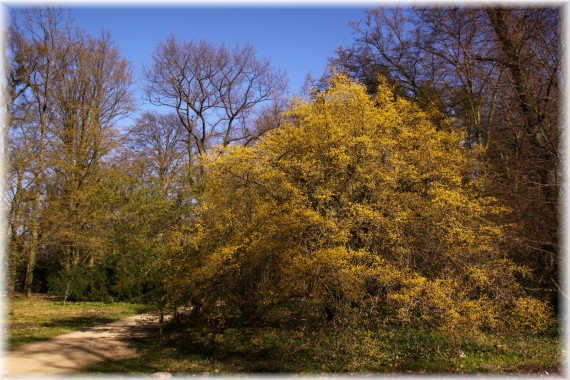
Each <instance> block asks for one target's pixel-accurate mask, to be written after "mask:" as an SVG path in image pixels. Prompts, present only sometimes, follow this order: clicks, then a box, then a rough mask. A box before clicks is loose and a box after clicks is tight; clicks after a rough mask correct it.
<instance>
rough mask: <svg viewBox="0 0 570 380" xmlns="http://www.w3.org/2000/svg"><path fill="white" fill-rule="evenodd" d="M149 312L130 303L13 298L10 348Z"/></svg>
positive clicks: (10, 304)
mask: <svg viewBox="0 0 570 380" xmlns="http://www.w3.org/2000/svg"><path fill="white" fill-rule="evenodd" d="M145 311H148V307H146V306H145V305H141V304H130V303H103V302H67V303H66V304H65V306H64V305H63V302H61V301H57V300H55V299H51V298H47V297H38V296H34V297H32V298H12V299H11V300H10V301H9V303H8V313H7V316H6V317H7V318H6V319H7V320H6V322H7V334H6V336H7V338H8V341H7V343H8V344H7V345H8V349H10V348H14V347H17V346H20V345H22V344H26V343H32V342H37V341H42V340H46V339H50V338H53V337H55V336H57V335H61V334H65V333H68V332H72V331H77V330H81V329H83V328H86V327H92V326H97V325H102V324H105V323H109V322H113V321H115V320H118V319H121V318H125V317H128V316H130V315H135V314H139V313H142V312H145Z"/></svg>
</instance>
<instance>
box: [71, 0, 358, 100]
mask: <svg viewBox="0 0 570 380" xmlns="http://www.w3.org/2000/svg"><path fill="white" fill-rule="evenodd" d="M71 9H72V14H73V15H74V17H75V24H76V25H78V26H80V27H82V28H83V29H85V30H86V31H87V32H88V33H89V34H92V35H99V34H100V33H101V30H102V29H105V30H108V31H110V33H111V36H112V38H113V40H114V42H115V44H116V46H118V47H119V49H120V50H121V52H122V54H123V56H125V57H126V58H127V59H129V60H130V61H131V62H132V63H133V67H134V73H135V75H134V77H135V90H137V88H136V87H137V86H142V83H143V77H142V67H143V64H146V65H150V64H151V62H152V61H151V54H152V52H153V50H154V48H155V46H156V45H157V43H158V42H159V41H163V40H164V39H166V38H167V37H168V36H169V35H170V34H174V35H175V36H176V37H178V38H181V39H200V38H205V39H207V40H210V41H213V42H215V43H221V42H225V43H226V44H228V45H234V44H236V43H238V44H240V45H244V44H246V43H251V44H252V45H253V46H254V47H255V50H256V52H257V56H258V58H269V59H270V61H271V63H272V66H273V67H274V68H275V69H279V70H283V71H285V72H286V73H287V75H288V78H289V87H290V95H296V94H298V92H299V90H300V88H301V86H302V84H303V82H304V80H305V77H306V75H307V74H308V73H309V72H310V73H312V75H313V76H314V77H319V76H320V75H321V73H322V71H323V69H324V68H325V66H326V63H327V58H329V57H331V56H333V54H334V50H335V49H336V48H337V47H339V46H340V45H345V46H347V45H350V44H351V42H352V30H351V28H350V27H349V26H348V21H349V20H362V19H364V18H365V11H366V9H367V8H365V7H364V6H361V7H354V8H349V7H346V6H345V7H337V8H327V7H318V8H308V7H299V8H293V7H286V8H252V7H234V8H223V7H214V8H204V7H185V8H183V7H177V8H174V7H167V8H150V7H139V8H135V7H131V8H117V7H114V8H103V7H93V8H86V7H75V8H71ZM141 106H142V108H146V107H145V106H144V105H142V104H141Z"/></svg>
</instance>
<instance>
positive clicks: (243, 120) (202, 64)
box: [145, 36, 286, 163]
mask: <svg viewBox="0 0 570 380" xmlns="http://www.w3.org/2000/svg"><path fill="white" fill-rule="evenodd" d="M153 60H154V62H153V65H152V67H150V68H149V69H147V70H146V71H145V74H146V78H147V80H148V86H147V87H146V97H147V99H148V100H149V101H150V102H151V103H152V104H155V105H162V106H166V107H169V108H172V109H173V110H174V111H175V112H176V114H177V115H178V118H179V120H180V123H181V124H182V125H183V126H184V128H185V129H186V131H187V133H188V134H189V136H190V138H191V139H189V143H188V146H187V152H188V156H189V159H190V162H191V163H192V155H193V154H194V153H198V154H201V153H204V152H205V151H206V149H207V148H208V147H209V146H211V145H213V144H222V145H223V146H226V145H228V144H231V143H232V142H240V141H247V140H248V139H251V137H252V135H254V133H255V132H254V130H253V125H252V117H253V115H254V113H255V112H254V111H255V110H256V108H258V106H261V105H263V104H267V103H270V102H272V101H274V100H277V99H279V98H280V97H281V95H282V94H283V92H284V90H285V87H286V82H285V78H284V75H283V74H280V73H276V72H274V71H273V70H272V69H271V67H270V64H269V62H268V61H260V60H258V59H257V58H256V57H255V51H254V49H253V47H251V46H250V45H246V46H245V47H243V48H239V47H235V48H234V49H228V48H226V47H225V46H224V45H221V46H219V47H216V46H215V45H214V44H212V43H210V42H207V41H204V40H201V41H199V42H195V41H178V40H177V39H176V38H174V37H173V36H171V37H169V38H168V39H167V40H166V41H164V42H162V43H160V44H159V45H158V46H157V47H156V49H155V51H154V54H153ZM190 140H192V143H190Z"/></svg>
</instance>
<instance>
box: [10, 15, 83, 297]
mask: <svg viewBox="0 0 570 380" xmlns="http://www.w3.org/2000/svg"><path fill="white" fill-rule="evenodd" d="M77 39H78V37H77V34H76V31H75V30H73V29H72V28H71V26H70V24H69V20H68V19H66V17H65V14H64V12H63V11H61V10H58V9H55V8H51V7H48V8H36V9H29V10H24V11H23V12H22V19H21V21H19V22H17V21H16V19H15V18H14V19H13V21H12V24H11V26H10V48H11V51H10V52H9V53H8V54H9V59H11V60H12V64H11V65H10V66H11V70H10V73H9V74H10V79H11V82H10V84H11V85H12V99H11V100H12V101H13V102H14V103H15V104H13V105H12V109H13V110H14V109H15V108H19V109H26V110H28V112H30V113H31V114H30V116H29V117H31V118H32V119H33V121H32V122H31V123H29V124H28V127H29V128H30V129H29V131H30V133H27V136H28V137H29V138H32V139H34V143H33V144H34V145H35V147H36V153H35V157H34V163H33V165H32V169H31V175H32V177H33V178H32V181H33V183H31V184H30V187H31V188H32V190H31V199H30V202H31V206H30V213H31V218H30V226H29V231H30V232H29V235H30V241H29V244H28V245H27V254H26V258H25V259H26V262H27V264H26V275H25V282H24V289H25V291H26V293H27V294H28V296H29V295H30V294H31V291H32V282H33V272H34V267H35V264H36V259H37V255H38V247H39V244H40V238H41V235H40V214H41V206H42V204H41V201H42V197H43V196H44V194H45V192H44V191H45V181H44V175H45V171H46V166H47V163H46V159H47V158H46V151H47V149H48V142H49V135H48V134H49V131H48V128H49V126H50V124H51V123H52V122H53V118H54V114H53V107H54V94H53V90H54V85H55V84H56V83H57V82H58V80H60V78H61V77H62V75H63V72H64V71H65V70H67V67H68V66H69V65H70V64H71V62H73V60H74V59H75V57H76V54H77V51H76V50H73V49H72V46H73V45H74V43H75V42H76V41H77ZM12 121H14V122H17V119H14V118H12ZM9 138H10V131H9ZM14 158H15V157H14ZM12 201H17V197H16V198H13V199H12ZM12 209H14V208H12ZM14 237H15V236H12V238H14Z"/></svg>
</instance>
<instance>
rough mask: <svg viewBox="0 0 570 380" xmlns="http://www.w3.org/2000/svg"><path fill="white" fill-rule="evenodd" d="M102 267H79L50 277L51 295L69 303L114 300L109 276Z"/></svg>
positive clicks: (63, 270)
mask: <svg viewBox="0 0 570 380" xmlns="http://www.w3.org/2000/svg"><path fill="white" fill-rule="evenodd" d="M105 269H106V268H104V267H103V266H101V265H97V266H93V267H87V266H77V267H74V268H72V269H71V270H69V271H67V270H65V269H62V270H61V271H59V272H58V273H56V274H54V275H52V276H50V277H48V281H49V287H50V293H52V294H55V295H57V296H59V297H61V298H62V299H63V298H65V297H66V298H67V300H69V301H103V302H109V301H111V300H112V297H111V295H110V294H109V292H108V291H109V289H108V285H107V281H108V279H107V274H106V273H105Z"/></svg>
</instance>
